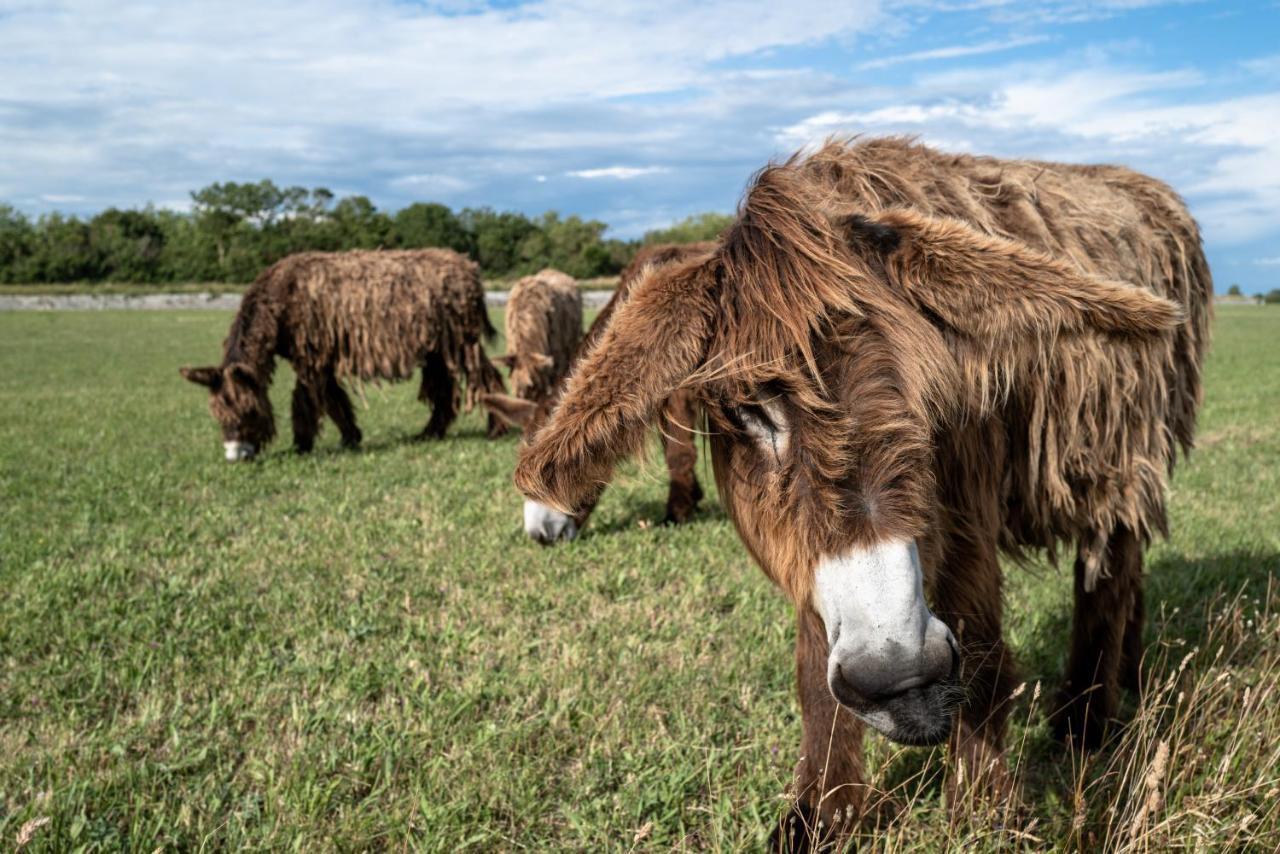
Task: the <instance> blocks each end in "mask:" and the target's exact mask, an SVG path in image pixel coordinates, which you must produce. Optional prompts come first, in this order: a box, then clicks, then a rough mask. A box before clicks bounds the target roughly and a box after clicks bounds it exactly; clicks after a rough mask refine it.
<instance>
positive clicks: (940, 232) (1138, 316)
mask: <svg viewBox="0 0 1280 854" xmlns="http://www.w3.org/2000/svg"><path fill="white" fill-rule="evenodd" d="M843 226H844V229H845V234H846V237H847V238H848V239H849V241H850V244H851V245H852V246H853V248H854V249H855V251H861V252H863V253H864V254H868V255H870V254H875V255H879V256H880V257H881V258H882V259H883V261H884V265H885V270H886V272H887V273H888V275H889V278H890V282H891V284H892V285H893V286H894V287H896V288H898V289H899V290H900V291H901V292H903V293H905V294H906V295H908V296H909V298H910V299H911V300H912V301H913V302H915V303H916V304H917V305H919V306H920V307H922V308H923V309H925V310H927V311H928V312H929V313H931V314H932V315H933V316H934V317H935V318H936V319H938V320H940V321H941V322H942V323H943V324H945V325H946V326H947V327H950V329H952V330H953V331H955V332H958V333H960V334H961V335H964V336H965V337H967V338H970V339H972V340H973V341H974V342H977V343H980V344H981V345H983V346H985V347H990V348H994V349H999V348H1001V347H1002V346H1003V345H1010V344H1021V343H1030V342H1031V341H1043V340H1045V339H1046V338H1049V337H1052V336H1054V335H1057V334H1059V333H1062V332H1077V331H1083V330H1086V329H1093V330H1097V331H1099V332H1104V333H1111V334H1120V335H1131V336H1136V337H1149V336H1155V335H1160V334H1162V333H1165V332H1167V331H1168V330H1170V329H1172V328H1173V327H1174V326H1176V325H1177V324H1178V323H1179V322H1180V321H1181V320H1182V316H1183V315H1182V310H1181V309H1180V308H1179V307H1178V306H1177V305H1176V304H1174V303H1173V302H1170V301H1169V300H1167V299H1164V298H1163V297H1159V296H1157V295H1156V294H1153V293H1151V292H1150V291H1148V290H1145V289H1143V288H1140V287H1135V286H1133V285H1129V284H1126V283H1124V282H1116V281H1110V280H1107V279H1103V278H1100V277H1098V276H1093V275H1089V274H1087V273H1084V272H1081V271H1080V270H1078V269H1076V268H1075V267H1074V266H1072V265H1071V264H1069V263H1067V262H1066V261H1063V260H1060V259H1058V258H1055V257H1053V256H1051V255H1049V254H1047V253H1044V252H1040V251H1037V250H1035V249H1033V248H1032V247H1030V246H1028V245H1027V244H1025V243H1020V242H1017V241H1014V240H1007V239H1005V238H1002V237H994V236H991V235H988V234H983V233H982V232H979V231H977V230H976V229H974V228H972V227H970V226H968V225H966V224H964V223H962V222H960V221H958V220H954V219H945V218H940V217H928V216H925V215H923V214H919V213H916V212H914V211H909V210H889V211H883V212H881V213H879V214H876V215H875V216H874V218H872V219H866V218H863V217H860V216H852V217H848V218H846V219H845V220H844V222H843Z"/></svg>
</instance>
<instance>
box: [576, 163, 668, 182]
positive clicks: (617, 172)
mask: <svg viewBox="0 0 1280 854" xmlns="http://www.w3.org/2000/svg"><path fill="white" fill-rule="evenodd" d="M670 171H671V170H670V169H668V168H667V167H665V166H606V167H604V168H602V169H577V170H575V171H572V172H566V173H565V174H566V175H569V176H570V177H573V178H586V179H588V180H594V179H597V178H614V179H616V180H618V181H630V180H631V179H632V178H639V177H641V176H644V175H661V174H662V173H664V172H670Z"/></svg>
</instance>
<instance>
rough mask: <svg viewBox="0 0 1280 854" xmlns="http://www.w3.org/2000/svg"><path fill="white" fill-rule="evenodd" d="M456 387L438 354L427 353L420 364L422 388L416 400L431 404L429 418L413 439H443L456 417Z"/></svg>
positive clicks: (447, 368) (446, 366)
mask: <svg viewBox="0 0 1280 854" xmlns="http://www.w3.org/2000/svg"><path fill="white" fill-rule="evenodd" d="M456 389H457V386H456V384H455V382H454V379H453V374H451V373H450V372H449V366H448V365H447V364H445V361H444V357H443V356H441V355H440V354H439V353H428V354H427V358H426V359H425V360H424V361H423V363H422V386H421V387H420V389H419V390H418V400H421V401H423V402H424V403H430V404H431V418H430V420H428V421H427V426H426V427H423V428H422V432H421V433H419V434H418V435H417V436H416V437H415V438H418V439H443V438H444V434H445V432H446V431H447V430H448V429H449V425H450V424H452V423H453V421H454V419H455V418H457V417H458V401H457V392H456Z"/></svg>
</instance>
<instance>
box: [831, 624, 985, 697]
mask: <svg viewBox="0 0 1280 854" xmlns="http://www.w3.org/2000/svg"><path fill="white" fill-rule="evenodd" d="M832 658H833V661H832V662H831V664H832V666H831V668H830V670H829V673H828V682H829V683H830V688H831V693H832V694H833V695H835V698H836V699H837V700H839V701H840V702H842V703H844V704H845V705H849V706H855V707H857V706H861V705H864V704H872V705H878V704H883V703H886V702H888V701H889V700H892V699H893V698H895V697H898V696H900V695H901V694H904V693H906V692H907V691H910V690H911V689H913V688H928V687H930V686H932V685H937V684H940V683H944V682H947V681H950V680H951V679H953V678H954V677H955V675H956V674H957V672H958V670H959V664H960V655H959V653H958V652H957V650H956V644H955V639H954V638H953V637H952V635H951V631H950V630H949V629H947V627H946V625H945V624H943V623H942V622H941V621H940V620H937V619H933V620H931V621H930V625H929V627H928V630H927V631H926V633H925V639H924V643H923V644H922V645H921V646H920V647H919V648H917V649H908V648H907V647H905V646H903V645H902V644H899V643H895V642H890V643H885V644H878V645H876V648H875V649H874V650H872V649H857V648H854V649H848V648H846V649H839V648H837V650H836V654H835V655H833V656H832Z"/></svg>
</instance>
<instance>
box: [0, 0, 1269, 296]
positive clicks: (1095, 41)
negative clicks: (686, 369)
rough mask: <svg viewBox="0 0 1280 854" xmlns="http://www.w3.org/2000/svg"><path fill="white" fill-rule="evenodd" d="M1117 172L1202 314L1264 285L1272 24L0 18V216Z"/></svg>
mask: <svg viewBox="0 0 1280 854" xmlns="http://www.w3.org/2000/svg"><path fill="white" fill-rule="evenodd" d="M847 132H855V133H867V134H881V133H911V134H917V135H919V136H920V137H922V138H923V139H924V140H926V141H928V142H931V143H933V144H936V145H938V146H940V147H943V148H947V149H951V150H956V151H971V152H977V153H988V154H995V155H1005V156H1026V157H1037V158H1048V159H1058V160H1067V161H1073V162H1114V163H1123V164H1126V165H1129V166H1133V167H1135V168H1138V169H1141V170H1143V171H1146V172H1149V173H1151V174H1154V175H1156V176H1159V177H1161V178H1163V179H1165V180H1167V181H1168V182H1170V183H1171V184H1172V185H1173V186H1174V187H1175V188H1177V189H1178V190H1179V191H1180V192H1182V193H1183V194H1184V195H1185V196H1186V197H1187V199H1188V200H1189V201H1190V203H1191V207H1192V210H1193V212H1194V213H1195V214H1196V216H1197V218H1198V219H1199V220H1200V222H1201V225H1202V226H1203V228H1204V231H1205V236H1206V242H1207V245H1208V248H1209V255H1210V261H1211V263H1212V264H1213V267H1214V274H1215V278H1216V280H1217V283H1218V287H1219V288H1220V289H1222V290H1225V289H1226V287H1227V286H1228V285H1229V284H1230V283H1232V282H1238V283H1239V284H1240V285H1241V286H1242V287H1244V288H1245V290H1246V291H1250V292H1252V291H1261V290H1267V289H1270V288H1272V287H1280V3H1278V2H1275V1H1274V0H1266V2H1263V0H1257V2H1234V3H1233V2H1161V0H1101V2H1086V1H1085V0H1017V2H1013V0H936V2H935V0H918V2H908V3H891V2H887V0H885V2H878V0H849V1H848V2H843V3H830V2H817V0H792V2H789V3H786V4H782V3H777V2H754V0H703V2H700V3H687V2H677V0H653V2H634V0H619V1H618V2H610V3H602V2H592V0H570V2H561V0H535V2H498V3H492V4H488V3H482V2H471V0H442V2H403V0H402V2H394V1H393V0H311V2H302V0H280V2H269V0H225V2H220V3H216V4H214V3H203V2H163V3H136V2H130V0H0V201H4V202H8V203H10V204H14V205H16V206H17V207H19V208H20V209H22V210H24V211H27V212H28V213H31V214H39V213H43V212H47V211H51V210H62V211H73V212H84V213H89V212H93V211H96V210H100V209H101V208H104V207H107V206H111V205H115V206H137V205H143V204H147V203H148V202H150V203H154V204H157V205H161V206H168V207H174V208H179V209H181V208H184V207H185V206H187V205H189V196H188V192H189V191H190V190H192V189H195V188H198V187H200V186H203V185H205V184H208V183H210V182H212V181H217V180H257V179H259V178H263V177H270V178H272V179H273V180H275V181H277V182H278V183H283V184H303V185H306V186H319V185H322V186H327V187H329V188H331V189H332V190H334V191H335V192H337V193H339V194H347V193H364V194H366V195H368V196H370V197H371V198H372V199H373V200H374V201H375V202H376V203H377V204H378V205H379V206H382V207H385V208H389V209H394V208H398V207H400V206H402V205H404V204H407V203H409V202H411V201H415V200H435V201H441V202H444V203H446V204H449V205H451V206H453V207H463V206H468V205H472V206H478V205H489V206H492V207H496V208H502V209H517V210H522V211H525V212H528V213H539V212H541V211H543V210H547V209H550V208H554V209H557V210H560V211H562V212H565V213H577V214H581V215H583V216H588V217H597V218H600V219H603V220H605V221H606V222H609V223H611V224H612V225H613V226H614V233H615V234H618V235H619V236H623V237H630V236H635V235H638V234H640V233H642V232H643V231H644V230H646V229H649V228H653V227H658V226H661V225H665V224H667V223H669V222H671V221H673V220H675V219H678V218H680V217H682V216H685V215H687V214H690V213H695V212H698V211H703V210H723V211H729V210H732V208H733V206H734V204H735V203H736V200H737V198H738V195H739V194H740V192H741V190H742V188H743V185H744V183H745V182H746V180H747V178H748V177H749V175H750V174H751V173H752V172H753V171H754V170H755V169H757V168H759V167H760V166H761V165H763V164H764V163H765V162H767V161H768V160H769V159H770V158H772V157H777V156H780V155H785V154H787V153H789V152H791V151H794V150H795V149H797V148H800V147H802V146H805V145H807V144H811V143H813V142H814V141H817V140H820V139H821V138H823V137H824V136H826V135H827V134H831V133H847Z"/></svg>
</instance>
